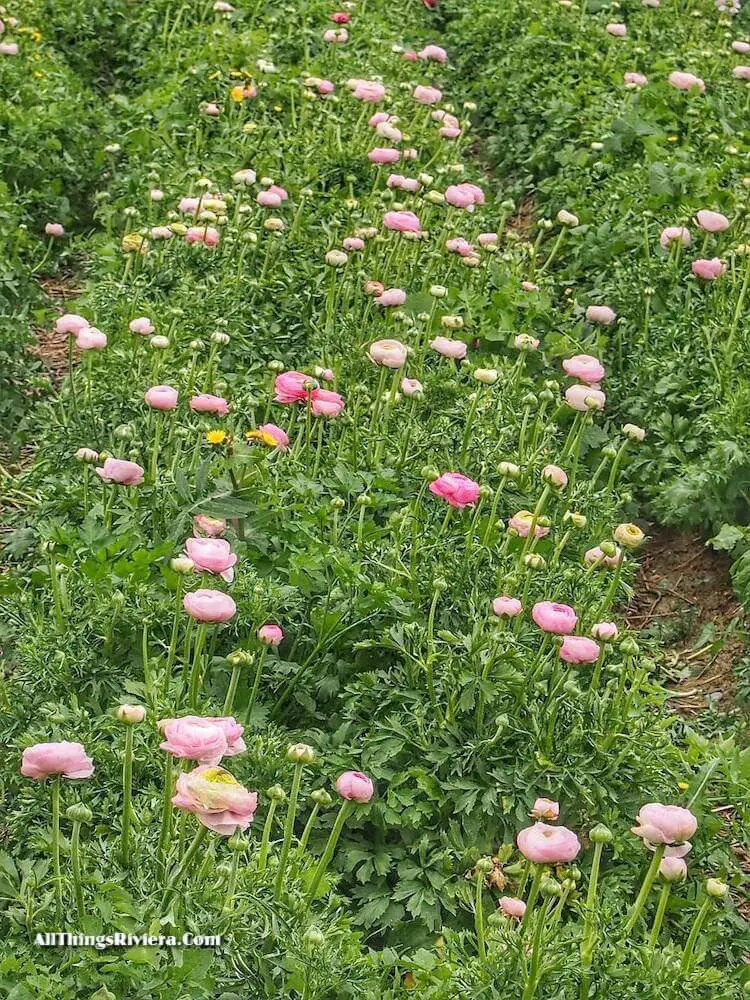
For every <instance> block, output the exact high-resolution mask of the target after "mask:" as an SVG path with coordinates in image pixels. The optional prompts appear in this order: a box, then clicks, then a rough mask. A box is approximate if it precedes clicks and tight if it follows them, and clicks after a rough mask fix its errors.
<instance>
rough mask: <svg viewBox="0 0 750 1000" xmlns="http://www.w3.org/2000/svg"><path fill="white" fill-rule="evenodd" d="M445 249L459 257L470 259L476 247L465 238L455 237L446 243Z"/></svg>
mask: <svg viewBox="0 0 750 1000" xmlns="http://www.w3.org/2000/svg"><path fill="white" fill-rule="evenodd" d="M445 249H446V250H448V251H449V253H457V254H458V255H459V257H469V256H470V255H471V254H472V253H473V252H474V247H473V246H472V244H471V243H469V241H468V240H465V239H464V238H463V236H454V237H453V239H450V240H446V241H445Z"/></svg>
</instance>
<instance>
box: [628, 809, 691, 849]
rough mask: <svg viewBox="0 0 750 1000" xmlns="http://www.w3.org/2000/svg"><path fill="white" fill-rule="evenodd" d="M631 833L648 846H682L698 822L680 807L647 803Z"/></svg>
mask: <svg viewBox="0 0 750 1000" xmlns="http://www.w3.org/2000/svg"><path fill="white" fill-rule="evenodd" d="M635 820H636V823H637V826H634V827H633V828H632V831H631V832H632V833H634V834H635V835H636V837H640V838H641V839H642V840H646V841H648V843H649V844H684V843H685V842H686V841H688V840H690V838H691V837H692V836H693V834H694V833H695V831H696V830H697V829H698V820H697V819H696V818H695V816H694V815H693V814H692V813H691V812H690V810H689V809H684V808H683V807H682V806H665V805H662V804H661V802H649V803H648V805H645V806H641V809H640V811H639V813H638V815H637V816H636V818H635Z"/></svg>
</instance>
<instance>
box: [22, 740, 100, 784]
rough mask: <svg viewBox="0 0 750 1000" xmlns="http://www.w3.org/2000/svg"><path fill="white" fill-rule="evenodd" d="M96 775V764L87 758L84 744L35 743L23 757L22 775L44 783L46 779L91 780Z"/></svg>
mask: <svg viewBox="0 0 750 1000" xmlns="http://www.w3.org/2000/svg"><path fill="white" fill-rule="evenodd" d="M93 773H94V762H93V761H92V760H91V758H90V757H89V756H87V754H86V751H85V750H84V748H83V746H82V744H80V743H69V742H68V741H67V740H63V741H62V742H59V743H35V744H34V746H31V747H27V748H26V750H24V752H23V754H22V756H21V774H22V775H23V776H24V778H33V779H34V781H42V780H43V779H44V778H51V777H56V776H57V775H58V774H60V775H62V776H63V778H90V777H91V775H92V774H93Z"/></svg>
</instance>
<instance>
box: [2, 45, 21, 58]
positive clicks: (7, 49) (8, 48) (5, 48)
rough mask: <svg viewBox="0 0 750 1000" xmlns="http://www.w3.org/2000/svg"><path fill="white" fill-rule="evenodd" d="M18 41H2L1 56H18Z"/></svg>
mask: <svg viewBox="0 0 750 1000" xmlns="http://www.w3.org/2000/svg"><path fill="white" fill-rule="evenodd" d="M17 55H18V42H0V56H17Z"/></svg>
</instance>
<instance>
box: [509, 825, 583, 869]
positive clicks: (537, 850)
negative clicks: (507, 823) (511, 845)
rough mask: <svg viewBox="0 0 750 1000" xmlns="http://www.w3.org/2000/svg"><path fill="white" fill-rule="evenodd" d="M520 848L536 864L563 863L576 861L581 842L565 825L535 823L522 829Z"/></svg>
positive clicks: (518, 842)
mask: <svg viewBox="0 0 750 1000" xmlns="http://www.w3.org/2000/svg"><path fill="white" fill-rule="evenodd" d="M516 843H517V844H518V850H519V851H520V852H521V854H523V856H524V857H525V858H526V860H527V861H531V862H532V863H533V864H535V865H562V864H568V863H569V862H571V861H575V859H576V858H577V857H578V855H579V853H580V850H581V842H580V841H579V839H578V837H576V835H575V834H574V833H573V831H572V830H568V828H567V827H565V826H548V825H547V823H534V825H533V826H528V827H526V829H525V830H521V832H520V833H519V834H518V837H517V838H516Z"/></svg>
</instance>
